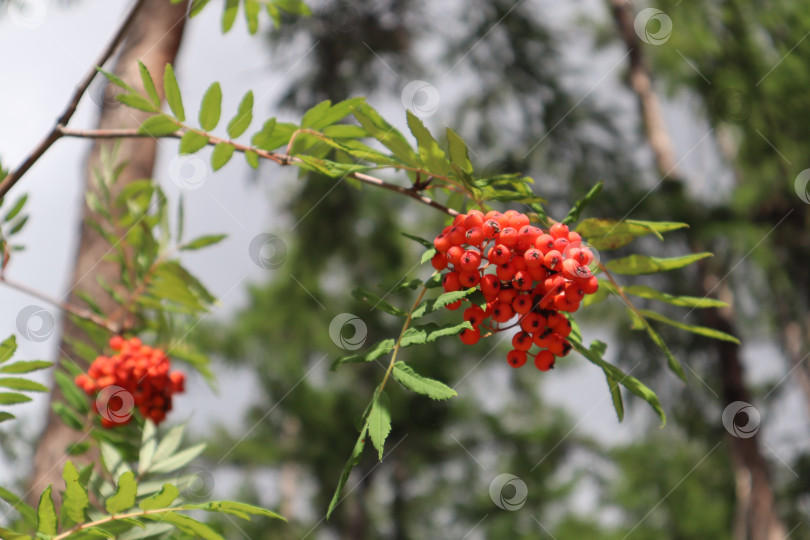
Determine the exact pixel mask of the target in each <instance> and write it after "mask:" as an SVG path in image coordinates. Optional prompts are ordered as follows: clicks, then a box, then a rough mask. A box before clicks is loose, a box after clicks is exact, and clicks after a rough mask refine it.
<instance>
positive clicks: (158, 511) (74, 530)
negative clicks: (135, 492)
mask: <svg viewBox="0 0 810 540" xmlns="http://www.w3.org/2000/svg"><path fill="white" fill-rule="evenodd" d="M177 510H181V509H180V508H154V509H152V510H139V511H137V512H129V513H128V514H117V515H114V516H107V517H103V518H101V519H97V520H96V521H90V522H88V523H80V524H78V525H75V526H74V527H71V528H70V529H68V530H66V531H65V532H63V533H62V534H58V535H56V536H54V537H53V538H51V540H62V539H64V538H69V537H70V536H71V535H72V534H74V533H77V532H79V531H83V530H85V529H89V528H90V527H95V526H97V525H104V524H105V523H111V522H113V521H117V520H119V519H129V518H133V517H141V516H148V515H151V514H166V513H168V512H175V511H177Z"/></svg>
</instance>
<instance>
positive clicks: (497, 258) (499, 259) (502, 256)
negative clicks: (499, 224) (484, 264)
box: [487, 244, 512, 264]
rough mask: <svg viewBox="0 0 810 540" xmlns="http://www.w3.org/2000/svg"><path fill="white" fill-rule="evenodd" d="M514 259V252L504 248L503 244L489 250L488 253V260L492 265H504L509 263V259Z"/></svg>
mask: <svg viewBox="0 0 810 540" xmlns="http://www.w3.org/2000/svg"><path fill="white" fill-rule="evenodd" d="M511 258H512V252H511V251H509V248H508V247H506V246H504V245H503V244H496V245H495V246H493V247H491V248H489V251H488V252H487V260H489V262H491V263H492V264H504V263H507V262H509V259H511Z"/></svg>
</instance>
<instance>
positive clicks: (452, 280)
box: [442, 272, 461, 292]
mask: <svg viewBox="0 0 810 540" xmlns="http://www.w3.org/2000/svg"><path fill="white" fill-rule="evenodd" d="M442 287H444V292H453V291H458V290H461V282H460V281H459V278H458V272H448V273H447V274H445V275H444V278H442Z"/></svg>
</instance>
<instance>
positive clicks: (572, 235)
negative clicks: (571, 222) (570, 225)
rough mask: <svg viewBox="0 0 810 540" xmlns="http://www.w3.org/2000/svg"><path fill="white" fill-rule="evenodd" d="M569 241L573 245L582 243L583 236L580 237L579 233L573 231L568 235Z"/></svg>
mask: <svg viewBox="0 0 810 540" xmlns="http://www.w3.org/2000/svg"><path fill="white" fill-rule="evenodd" d="M568 241H569V242H571V243H572V244H573V243H575V242H582V236H580V235H579V233H576V232H574V231H571V232H569V233H568Z"/></svg>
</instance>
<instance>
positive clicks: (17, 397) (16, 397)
mask: <svg viewBox="0 0 810 540" xmlns="http://www.w3.org/2000/svg"><path fill="white" fill-rule="evenodd" d="M28 401H31V398H30V397H28V396H26V395H25V394H18V393H16V392H0V405H16V404H17V403H26V402H28Z"/></svg>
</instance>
